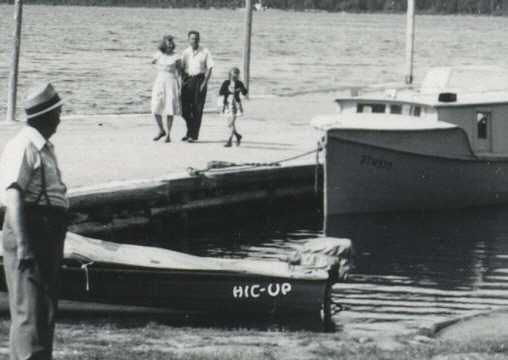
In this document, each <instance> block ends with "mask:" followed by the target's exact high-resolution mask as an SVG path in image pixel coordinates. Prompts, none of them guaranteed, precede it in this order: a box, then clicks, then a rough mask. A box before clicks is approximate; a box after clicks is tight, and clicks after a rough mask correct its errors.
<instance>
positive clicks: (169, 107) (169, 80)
mask: <svg viewBox="0 0 508 360" xmlns="http://www.w3.org/2000/svg"><path fill="white" fill-rule="evenodd" d="M179 59H180V57H179V56H178V55H176V54H172V55H166V54H163V53H162V52H160V51H159V52H157V53H156V54H155V56H154V61H155V64H156V66H157V70H158V72H157V78H156V79H155V83H154V84H153V89H152V114H154V115H164V114H165V115H180V114H181V113H182V105H181V88H182V83H181V79H180V75H179V73H178V69H177V65H176V64H177V61H179Z"/></svg>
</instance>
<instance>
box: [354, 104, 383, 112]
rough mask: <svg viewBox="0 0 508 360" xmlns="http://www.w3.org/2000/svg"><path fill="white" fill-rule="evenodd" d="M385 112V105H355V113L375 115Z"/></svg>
mask: <svg viewBox="0 0 508 360" xmlns="http://www.w3.org/2000/svg"><path fill="white" fill-rule="evenodd" d="M385 111H386V105H385V104H357V105H356V112H357V113H375V114H384V113H385Z"/></svg>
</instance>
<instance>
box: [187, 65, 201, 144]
mask: <svg viewBox="0 0 508 360" xmlns="http://www.w3.org/2000/svg"><path fill="white" fill-rule="evenodd" d="M203 81H205V75H204V74H199V75H196V76H185V77H184V81H183V85H182V117H183V118H184V119H185V122H186V123H187V137H191V138H192V139H194V140H197V139H198V138H199V129H200V128H201V119H202V117H203V108H204V107H205V101H206V90H207V89H206V87H205V88H204V89H203V91H201V90H200V87H201V84H202V83H203Z"/></svg>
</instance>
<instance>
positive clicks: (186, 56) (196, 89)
mask: <svg viewBox="0 0 508 360" xmlns="http://www.w3.org/2000/svg"><path fill="white" fill-rule="evenodd" d="M188 39H189V45H190V46H189V47H188V48H187V49H185V50H184V51H183V53H182V67H183V85H182V117H183V118H184V119H185V122H186V123H187V134H186V135H185V137H184V138H183V139H182V140H183V141H189V142H194V141H196V140H197V139H198V138H199V129H200V128H201V119H202V117H203V108H204V106H205V102H206V91H207V86H208V81H209V80H210V77H211V76H212V68H213V59H212V54H210V51H208V49H206V48H204V47H202V46H200V44H199V43H200V36H199V32H197V31H194V30H192V31H189V34H188Z"/></svg>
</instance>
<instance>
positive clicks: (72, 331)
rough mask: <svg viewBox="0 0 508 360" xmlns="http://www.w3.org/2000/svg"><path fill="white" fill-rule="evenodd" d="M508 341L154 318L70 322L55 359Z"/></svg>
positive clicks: (478, 346) (407, 352)
mask: <svg viewBox="0 0 508 360" xmlns="http://www.w3.org/2000/svg"><path fill="white" fill-rule="evenodd" d="M8 328H9V321H8V319H7V318H5V317H3V318H0V359H2V360H3V359H8V349H7V341H8V340H7V339H8ZM507 343H508V339H496V340H495V341H469V342H467V343H464V342H460V341H456V342H451V341H440V340H434V339H430V338H425V337H423V336H416V337H415V334H412V335H407V336H403V337H399V338H390V339H388V338H383V339H366V338H362V339H357V338H353V337H350V336H348V335H346V334H344V333H340V332H338V333H330V334H326V333H315V332H305V331H296V332H289V331H273V330H267V331H255V330H248V329H229V330H228V329H224V328H206V327H197V328H196V327H192V328H191V327H173V326H170V325H167V324H163V323H160V322H157V321H154V320H153V319H148V320H143V319H138V320H125V319H108V318H104V319H94V320H78V321H75V320H69V319H63V320H62V321H60V322H59V323H58V326H57V333H56V341H55V359H56V360H58V359H66V360H67V359H68V360H78V359H79V360H100V359H108V360H120V359H122V360H123V359H139V360H159V359H160V360H162V359H164V360H167V359H177V360H201V359H207V360H208V359H211V360H219V359H220V360H233V359H234V360H258V359H268V360H270V359H277V360H285V359H288V360H289V359H291V360H298V359H351V360H356V359H358V360H360V359H362V360H369V359H390V360H399V359H411V360H417V359H431V358H433V357H435V356H437V355H443V356H445V355H450V354H470V355H471V356H473V354H474V356H475V357H474V358H475V359H481V358H485V359H487V358H488V359H493V358H494V359H495V358H497V357H496V355H498V356H500V357H499V358H504V357H501V356H502V354H506V353H507V348H506V345H505V344H507Z"/></svg>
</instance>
